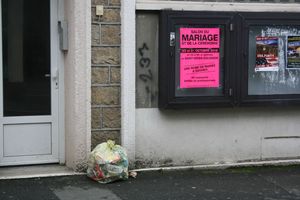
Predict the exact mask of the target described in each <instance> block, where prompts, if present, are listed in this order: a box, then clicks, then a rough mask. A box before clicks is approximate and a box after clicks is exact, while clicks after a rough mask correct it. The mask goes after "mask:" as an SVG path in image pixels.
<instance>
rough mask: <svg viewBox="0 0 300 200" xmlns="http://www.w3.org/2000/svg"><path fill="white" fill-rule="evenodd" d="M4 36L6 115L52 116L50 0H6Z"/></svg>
mask: <svg viewBox="0 0 300 200" xmlns="http://www.w3.org/2000/svg"><path fill="white" fill-rule="evenodd" d="M2 37H3V39H2V40H3V86H4V87H3V93H4V98H3V99H4V116H26V115H49V114H50V113H51V93H50V92H51V90H50V88H51V85H50V81H51V80H50V2H49V0H43V1H40V0H2Z"/></svg>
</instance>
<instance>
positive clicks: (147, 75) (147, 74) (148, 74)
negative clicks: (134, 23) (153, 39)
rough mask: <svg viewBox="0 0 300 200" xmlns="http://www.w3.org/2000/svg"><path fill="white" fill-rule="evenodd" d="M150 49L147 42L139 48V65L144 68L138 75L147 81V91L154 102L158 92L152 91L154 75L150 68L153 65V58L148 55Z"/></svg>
mask: <svg viewBox="0 0 300 200" xmlns="http://www.w3.org/2000/svg"><path fill="white" fill-rule="evenodd" d="M148 51H149V47H148V45H147V44H146V43H143V45H142V47H140V48H139V49H138V52H139V55H140V56H141V58H140V59H139V66H140V68H141V69H142V70H141V71H142V72H141V73H140V74H139V75H138V77H139V79H140V80H142V81H143V82H144V83H145V91H146V93H147V94H148V95H150V99H151V102H153V101H155V99H156V97H157V95H158V92H157V91H152V89H151V83H152V81H153V80H154V77H153V73H152V70H151V69H150V68H149V67H150V65H151V59H150V58H149V57H147V56H146V55H147V54H146V53H147V52H148Z"/></svg>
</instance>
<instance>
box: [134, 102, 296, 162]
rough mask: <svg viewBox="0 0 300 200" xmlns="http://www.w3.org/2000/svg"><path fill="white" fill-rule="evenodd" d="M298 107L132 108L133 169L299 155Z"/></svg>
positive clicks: (282, 157)
mask: <svg viewBox="0 0 300 200" xmlns="http://www.w3.org/2000/svg"><path fill="white" fill-rule="evenodd" d="M299 121H300V108H262V107H261V108H235V109H200V110H177V111H175V110H173V111H161V110H159V109H153V108H145V109H137V110H136V158H137V159H136V161H137V166H138V167H149V166H162V165H191V164H212V163H235V162H238V161H247V160H266V159H286V158H295V157H300V139H299V138H297V137H299V136H300V131H299V130H300V123H299Z"/></svg>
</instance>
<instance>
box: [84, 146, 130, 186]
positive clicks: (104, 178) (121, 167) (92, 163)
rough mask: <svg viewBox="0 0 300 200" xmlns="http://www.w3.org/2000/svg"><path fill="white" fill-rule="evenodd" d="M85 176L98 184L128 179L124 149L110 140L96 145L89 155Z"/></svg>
mask: <svg viewBox="0 0 300 200" xmlns="http://www.w3.org/2000/svg"><path fill="white" fill-rule="evenodd" d="M87 176H88V177H90V178H91V179H93V180H95V181H98V182H99V183H109V182H113V181H116V180H126V179H128V158H127V154H126V151H125V149H124V148H123V147H121V146H120V145H116V144H115V142H114V141H112V140H108V141H107V142H104V143H101V144H99V145H97V146H96V147H95V149H94V150H93V151H92V152H91V153H90V155H89V160H88V169H87Z"/></svg>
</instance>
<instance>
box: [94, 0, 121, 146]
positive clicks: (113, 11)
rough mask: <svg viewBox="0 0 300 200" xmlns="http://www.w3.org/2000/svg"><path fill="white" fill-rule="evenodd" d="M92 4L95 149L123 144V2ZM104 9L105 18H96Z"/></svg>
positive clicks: (96, 1) (97, 0) (105, 0)
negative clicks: (100, 7)
mask: <svg viewBox="0 0 300 200" xmlns="http://www.w3.org/2000/svg"><path fill="white" fill-rule="evenodd" d="M91 1H92V8H91V9H92V58H91V59H92V70H91V71H92V105H91V106H92V148H94V147H95V146H96V145H97V144H99V143H101V142H104V141H106V140H107V139H113V140H115V141H116V142H117V143H120V138H121V137H120V129H121V109H120V105H121V102H120V101H121V99H120V98H121V95H120V93H121V88H120V87H121V74H120V63H121V62H120V58H121V55H120V53H121V51H120V46H121V45H120V44H121V29H120V28H121V19H120V8H121V4H120V0H91ZM96 5H103V6H104V12H103V16H96Z"/></svg>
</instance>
